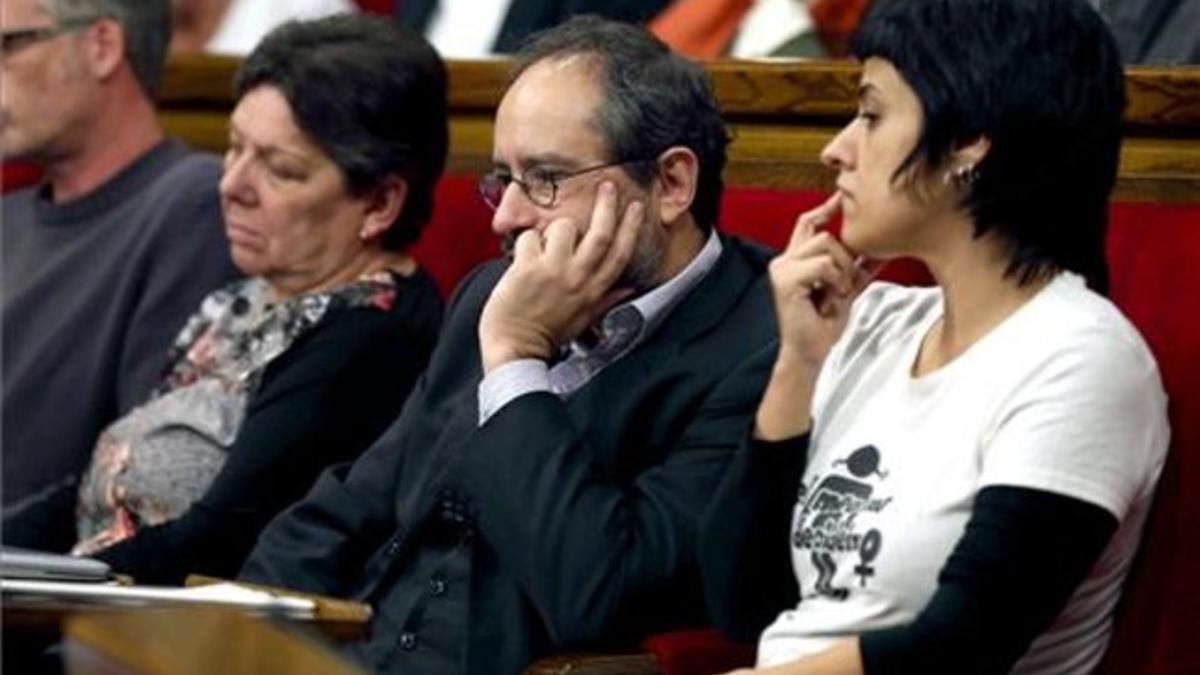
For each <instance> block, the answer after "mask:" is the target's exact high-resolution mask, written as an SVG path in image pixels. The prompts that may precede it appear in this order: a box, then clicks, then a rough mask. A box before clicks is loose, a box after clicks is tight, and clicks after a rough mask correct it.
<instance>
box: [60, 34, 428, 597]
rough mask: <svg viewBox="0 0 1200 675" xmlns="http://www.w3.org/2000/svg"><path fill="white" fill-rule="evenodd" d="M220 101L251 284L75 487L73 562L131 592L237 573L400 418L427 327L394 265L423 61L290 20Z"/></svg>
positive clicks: (419, 127)
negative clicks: (274, 527)
mask: <svg viewBox="0 0 1200 675" xmlns="http://www.w3.org/2000/svg"><path fill="white" fill-rule="evenodd" d="M235 88H236V91H237V95H238V103H237V107H236V109H235V110H234V112H233V115H232V118H231V120H230V127H229V129H230V131H229V150H228V152H227V154H226V156H225V174H224V178H223V179H222V181H221V198H222V205H223V208H224V214H225V221H226V233H227V234H228V237H229V242H230V247H231V251H232V256H233V259H234V261H235V263H236V264H237V265H238V267H239V268H241V270H242V271H243V272H245V273H246V274H247V278H246V279H245V280H243V281H240V282H237V283H235V284H233V285H232V286H229V287H227V288H224V289H221V290H218V291H216V292H214V293H212V294H211V295H209V296H208V297H207V298H206V299H205V300H204V302H203V304H202V305H201V307H200V309H199V311H198V312H197V313H196V314H195V315H193V317H192V318H191V320H190V321H189V322H188V323H187V325H186V326H185V327H184V329H183V331H182V332H181V333H180V335H179V337H178V339H177V341H176V343H175V348H174V350H173V352H172V354H171V360H170V364H169V368H168V372H167V375H166V378H165V380H164V382H163V384H162V386H161V387H160V389H159V390H158V391H157V392H156V393H155V395H154V396H152V397H151V399H150V400H149V401H147V402H146V403H145V404H143V405H142V406H140V407H138V408H136V409H134V410H133V411H131V412H130V413H129V414H128V415H126V416H125V417H123V418H122V419H120V420H118V421H117V422H115V423H114V424H112V425H111V426H110V427H109V428H108V429H107V430H105V432H104V433H103V434H102V435H101V437H100V439H99V441H98V443H97V446H96V451H95V455H94V457H93V461H92V465H91V468H90V469H89V471H88V473H87V475H86V477H85V478H84V480H83V483H82V487H81V490H80V499H79V519H78V526H79V535H80V541H79V543H78V544H77V545H76V547H75V552H76V553H79V554H88V555H94V556H95V557H98V558H101V559H103V560H105V561H107V562H109V563H110V564H111V565H112V566H113V567H114V568H115V569H116V570H117V571H119V572H125V573H128V574H131V575H133V576H134V577H135V578H136V579H137V580H138V581H141V582H143V583H145V582H153V583H176V582H179V581H181V580H182V579H183V578H184V577H185V576H186V575H187V574H188V573H192V572H201V573H207V574H213V575H232V574H233V573H235V572H236V571H237V569H238V567H239V566H240V565H241V561H242V558H243V557H244V556H245V554H246V552H247V551H249V550H250V547H251V546H252V545H253V544H254V542H255V540H256V539H257V536H258V532H259V530H260V529H261V528H262V527H263V526H264V525H266V523H267V521H268V520H270V518H272V517H273V516H274V515H275V514H276V513H278V512H279V511H280V510H282V509H283V508H284V507H285V506H287V505H288V504H289V503H291V502H292V501H295V500H296V499H298V498H299V497H301V496H302V495H303V494H304V492H305V491H306V490H307V489H308V487H309V485H310V483H311V482H312V481H313V480H314V479H315V477H316V476H317V474H318V473H319V472H320V471H321V470H322V469H324V468H325V467H327V466H329V465H331V464H333V463H336V462H340V461H344V460H350V459H352V458H354V457H355V456H356V455H357V454H358V453H359V452H360V451H361V450H362V449H364V448H365V447H366V446H367V445H368V444H369V443H370V442H371V441H372V440H373V439H374V437H375V436H376V435H378V434H379V433H380V432H382V430H383V429H384V428H385V427H386V425H387V424H388V423H389V422H390V421H391V420H392V419H393V418H394V417H395V416H396V415H397V414H398V412H399V409H400V406H401V405H402V403H403V401H404V399H405V397H406V395H407V393H408V390H409V389H410V387H411V386H412V384H413V382H414V381H415V380H416V377H417V375H418V374H419V373H420V372H421V370H422V369H423V367H424V365H425V362H426V359H427V358H428V355H429V353H430V351H431V349H432V346H433V343H434V341H435V337H436V333H437V325H438V323H439V321H440V315H441V304H440V299H439V298H438V295H437V291H436V289H435V287H434V284H433V282H432V280H431V279H430V277H429V276H428V275H426V274H425V273H424V272H422V271H421V270H420V269H419V268H418V266H417V264H416V262H415V261H414V260H413V259H412V258H411V257H409V256H408V255H407V254H405V253H404V249H405V248H406V247H407V246H408V245H409V244H411V243H412V242H413V241H414V240H415V239H416V238H417V237H418V235H419V233H420V229H421V227H422V226H423V225H424V223H425V222H427V221H428V219H429V215H430V211H431V208H432V194H433V187H434V184H435V183H436V181H437V179H438V176H439V175H440V173H441V170H442V167H443V165H444V163H445V153H446V145H447V128H446V75H445V68H444V66H443V64H442V62H441V60H440V59H439V58H438V56H437V54H436V53H435V52H434V51H433V49H432V48H431V47H429V45H428V44H426V43H425V42H424V41H423V40H422V39H421V38H420V37H419V36H416V35H415V34H412V33H408V32H405V31H403V30H402V29H400V28H397V27H395V26H392V25H390V24H388V23H387V22H383V21H376V20H372V19H367V18H363V17H334V18H329V19H324V20H320V21H315V22H309V23H291V24H287V25H284V26H282V27H280V28H279V29H277V30H275V31H274V32H273V33H271V34H270V35H269V36H268V37H267V38H265V39H264V40H263V42H262V43H261V44H260V45H259V47H258V48H257V49H255V51H254V52H253V53H252V54H251V55H250V56H249V57H248V58H247V59H246V61H245V62H244V63H243V64H242V67H241V69H240V70H239V71H238V74H237V76H236V79H235Z"/></svg>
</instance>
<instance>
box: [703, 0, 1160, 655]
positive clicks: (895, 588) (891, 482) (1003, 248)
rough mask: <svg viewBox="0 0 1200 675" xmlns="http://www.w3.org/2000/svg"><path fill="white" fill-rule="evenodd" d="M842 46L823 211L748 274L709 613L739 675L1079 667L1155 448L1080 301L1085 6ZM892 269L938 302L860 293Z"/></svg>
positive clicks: (1084, 225) (1113, 122) (1143, 398)
mask: <svg viewBox="0 0 1200 675" xmlns="http://www.w3.org/2000/svg"><path fill="white" fill-rule="evenodd" d="M855 52H856V54H857V56H858V57H859V58H860V59H862V60H863V72H862V79H861V84H860V87H859V111H858V115H857V116H856V117H855V119H854V120H853V121H851V122H850V123H849V124H848V125H847V126H846V127H845V128H844V129H843V130H842V131H841V133H839V134H838V136H837V137H836V138H834V139H833V140H832V141H831V142H830V143H829V145H828V146H827V147H826V148H825V150H824V151H823V153H822V160H823V161H824V162H825V164H827V165H828V166H830V167H831V168H833V169H836V170H837V172H838V177H837V193H836V194H835V195H834V196H832V197H831V198H830V199H829V200H828V201H827V202H826V203H825V204H824V205H822V206H820V207H818V208H817V209H815V210H813V211H810V212H808V213H806V214H804V215H802V216H801V217H800V218H799V220H798V222H797V224H796V229H795V232H794V234H793V236H792V240H791V242H790V243H789V245H788V247H787V248H786V249H785V251H784V252H783V253H782V254H781V255H780V256H779V257H778V258H776V259H775V260H774V261H773V262H772V264H771V269H770V277H771V283H772V285H773V289H774V294H775V307H776V313H777V315H778V319H779V326H780V344H779V348H778V351H777V353H773V354H765V355H760V356H761V358H774V369H773V372H772V376H771V380H770V382H769V384H768V386H767V390H766V392H765V393H764V395H763V399H762V402H761V404H760V407H759V409H758V412H757V415H756V418H755V424H754V427H753V429H752V431H751V433H750V434H749V437H748V439H747V442H746V444H745V447H743V448H742V449H741V450H740V451H739V454H738V455H737V456H736V458H735V460H734V464H733V467H732V468H731V471H730V473H729V475H728V476H727V479H726V480H725V482H724V483H723V485H722V487H721V489H720V491H719V493H718V495H717V497H716V499H715V500H714V503H713V505H712V507H711V508H710V510H709V512H708V513H707V514H706V516H705V522H704V528H703V536H702V542H701V563H702V567H703V570H704V573H705V580H706V588H707V594H708V601H709V605H710V608H711V610H712V612H713V614H714V619H715V620H716V621H717V623H718V625H720V626H721V627H722V628H724V629H725V630H726V631H727V632H728V633H730V634H731V635H733V636H735V637H750V636H753V635H758V634H759V632H760V631H762V632H761V637H760V639H759V651H758V665H759V667H760V668H762V671H761V672H770V673H778V674H783V673H790V674H794V675H799V674H802V673H839V674H840V673H853V674H857V673H940V672H945V673H951V672H952V673H1004V672H1019V673H1087V672H1091V671H1092V670H1094V669H1095V667H1096V665H1097V664H1098V663H1099V661H1100V659H1101V658H1102V656H1103V653H1104V649H1105V647H1106V645H1107V641H1108V637H1109V633H1110V631H1111V618H1112V612H1113V608H1114V607H1115V605H1116V602H1117V599H1118V597H1119V595H1120V589H1121V584H1122V581H1123V580H1124V578H1125V575H1126V573H1127V571H1128V569H1129V564H1130V561H1131V559H1132V557H1133V554H1134V552H1135V550H1136V548H1137V544H1138V540H1139V538H1140V533H1141V528H1142V525H1143V522H1144V520H1145V517H1146V513H1147V510H1148V509H1149V507H1150V503H1151V499H1152V496H1153V491H1154V486H1155V484H1156V482H1157V480H1158V475H1159V473H1160V471H1161V469H1162V464H1163V459H1164V455H1165V452H1166V447H1167V440H1168V429H1167V423H1166V400H1165V395H1164V393H1163V390H1162V385H1161V381H1160V378H1159V374H1158V370H1157V367H1156V365H1155V363H1154V359H1153V357H1152V356H1151V354H1150V352H1149V350H1148V349H1147V347H1146V345H1145V343H1144V342H1143V341H1142V339H1141V337H1140V336H1139V335H1138V333H1137V331H1136V330H1135V329H1134V328H1133V326H1132V325H1131V324H1130V323H1129V322H1128V321H1127V320H1126V319H1125V318H1124V317H1123V316H1122V315H1121V314H1120V312H1119V311H1118V310H1117V309H1116V308H1115V307H1114V306H1113V305H1112V304H1111V303H1110V302H1109V301H1108V300H1107V299H1105V298H1104V297H1103V295H1101V293H1103V292H1104V291H1105V289H1106V287H1107V273H1106V266H1105V260H1104V235H1105V229H1106V217H1107V215H1106V214H1107V198H1108V195H1109V192H1110V191H1111V189H1112V186H1113V183H1114V181H1115V176H1116V168H1117V155H1118V150H1119V145H1120V122H1121V110H1122V106H1123V103H1124V93H1123V76H1122V71H1121V64H1120V61H1119V58H1118V54H1117V49H1116V46H1115V45H1114V43H1113V40H1112V38H1111V36H1110V35H1109V34H1108V32H1107V29H1106V28H1105V26H1104V24H1103V22H1102V21H1101V19H1100V17H1099V16H1098V15H1097V14H1096V13H1095V12H1094V11H1093V10H1092V9H1091V8H1090V7H1089V6H1088V5H1087V4H1086V2H1084V0H881V2H880V3H878V4H877V6H876V7H875V9H874V10H873V12H872V14H871V15H870V16H869V17H868V20H867V22H866V23H865V24H864V27H863V29H862V31H861V32H860V34H859V36H858V38H857V40H856V43H855ZM839 210H840V211H841V212H842V214H843V227H842V232H841V237H842V238H841V241H839V240H838V239H836V238H835V237H833V236H832V235H831V234H830V233H828V232H826V231H824V230H822V229H821V228H822V226H823V225H824V224H826V222H827V221H829V220H830V218H831V217H832V216H833V215H835V214H836V213H837V212H838V211H839ZM893 256H912V257H915V258H918V259H920V260H921V261H923V262H924V263H925V264H926V265H927V266H928V267H929V269H930V271H931V272H932V274H933V277H934V279H935V280H936V281H937V286H936V287H933V288H904V287H899V286H894V285H891V284H885V283H869V282H870V279H869V277H870V274H869V271H868V270H869V269H870V268H871V267H873V266H874V264H873V263H866V262H864V261H866V260H868V259H869V260H879V259H886V258H890V257H893ZM1089 286H1090V288H1089ZM764 627H765V631H764Z"/></svg>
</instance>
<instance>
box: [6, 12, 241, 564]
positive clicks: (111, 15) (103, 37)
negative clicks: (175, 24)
mask: <svg viewBox="0 0 1200 675" xmlns="http://www.w3.org/2000/svg"><path fill="white" fill-rule="evenodd" d="M169 25H170V21H169V7H168V2H167V0H3V12H2V13H0V80H2V81H3V85H2V86H3V97H2V98H0V155H3V157H4V158H5V159H6V160H20V161H25V162H31V163H33V164H36V165H38V166H39V167H40V168H41V169H42V171H43V181H42V184H41V185H38V186H36V187H34V188H31V189H27V190H24V191H19V192H14V193H10V194H7V195H5V196H4V199H3V204H2V209H3V212H2V214H0V223H2V227H3V232H2V236H3V247H2V251H3V252H2V256H3V270H2V275H3V279H2V283H0V312H2V314H3V335H2V344H3V354H2V358H3V363H2V364H0V368H2V371H3V379H2V382H0V386H2V392H3V399H2V401H0V404H2V407H3V419H2V420H0V428H2V430H3V437H2V438H0V446H2V448H3V472H2V473H3V500H4V506H3V525H2V529H3V537H4V543H5V544H16V545H23V546H28V547H33V548H41V549H48V550H65V549H66V548H68V547H69V546H70V545H71V544H72V543H73V542H74V541H75V539H76V536H75V531H74V523H75V518H74V508H75V501H76V490H77V481H78V476H79V473H80V472H81V471H82V470H83V469H84V468H85V467H86V466H87V463H88V460H89V458H90V457H89V455H90V452H91V449H92V447H93V445H94V443H95V441H96V435H97V434H98V433H99V431H100V429H102V428H103V427H104V425H105V424H107V423H108V422H110V421H112V420H113V419H115V418H116V417H118V416H119V415H120V414H121V413H123V412H125V411H126V409H128V408H129V407H130V406H131V405H133V404H134V403H135V402H138V401H142V400H144V399H145V398H146V396H147V395H148V394H149V393H150V391H151V390H152V389H153V388H154V386H156V385H157V384H158V383H159V380H160V377H161V375H162V368H163V366H164V364H165V362H166V350H167V348H168V347H169V346H170V343H171V340H172V338H173V337H174V335H175V333H176V332H177V331H178V330H179V329H180V327H181V324H182V322H183V320H184V319H185V318H186V316H187V314H188V312H190V311H191V310H192V309H193V308H194V307H195V305H196V304H197V303H199V301H200V299H201V298H202V297H203V296H204V294H205V293H207V292H208V291H210V290H212V289H213V288H214V287H216V286H219V285H220V284H221V283H223V282H224V281H226V280H228V279H230V278H232V277H233V274H234V269H233V266H232V263H231V262H230V260H229V254H228V249H227V244H226V242H225V237H224V228H223V226H222V221H221V212H220V205H219V200H218V196H217V181H218V179H219V174H220V166H219V163H218V162H217V161H216V159H215V158H212V157H205V156H200V155H197V154H194V153H192V152H190V151H188V150H187V149H186V148H185V147H183V146H182V145H181V144H180V143H178V142H176V141H171V140H167V139H165V138H164V136H163V132H162V129H161V127H160V126H159V122H158V117H157V114H156V111H155V109H154V105H153V94H154V91H155V89H156V88H157V86H158V82H159V79H160V76H161V73H162V68H163V62H164V59H165V56H166V44H167V40H168V38H169V35H168V30H169V28H168V27H169Z"/></svg>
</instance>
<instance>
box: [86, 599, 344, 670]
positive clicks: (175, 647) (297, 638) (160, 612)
mask: <svg viewBox="0 0 1200 675" xmlns="http://www.w3.org/2000/svg"><path fill="white" fill-rule="evenodd" d="M64 633H65V638H66V639H65V642H64V650H63V651H64V656H65V659H66V664H67V672H70V673H77V674H79V675H102V674H103V675H111V674H112V673H139V674H147V675H149V674H153V675H208V674H209V673H222V674H223V675H256V674H257V673H289V675H365V673H364V672H363V671H362V670H360V669H359V668H358V667H357V666H355V665H354V664H352V663H349V662H347V661H345V660H344V659H343V658H342V657H340V656H339V655H338V654H336V653H335V652H334V651H333V650H332V649H330V648H329V647H328V646H326V645H323V644H321V643H320V642H315V641H312V640H310V639H308V637H306V636H304V635H302V634H299V633H296V632H295V631H293V630H289V629H288V627H286V626H281V625H276V624H273V623H271V622H269V621H264V620H262V619H258V618H255V617H251V616H247V615H245V614H242V613H240V612H235V611H229V610H218V609H156V610H150V611H145V612H124V613H111V612H96V613H90V612H81V613H78V614H76V615H74V616H71V617H70V618H68V619H67V621H66V625H65V628H64Z"/></svg>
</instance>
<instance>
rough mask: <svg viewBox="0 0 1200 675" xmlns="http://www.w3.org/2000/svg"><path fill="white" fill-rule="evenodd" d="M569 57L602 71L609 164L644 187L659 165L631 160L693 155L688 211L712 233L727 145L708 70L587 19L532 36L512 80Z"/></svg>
mask: <svg viewBox="0 0 1200 675" xmlns="http://www.w3.org/2000/svg"><path fill="white" fill-rule="evenodd" d="M571 56H583V57H586V58H591V59H594V62H595V63H596V64H597V65H598V66H599V68H598V72H599V73H600V75H599V77H600V80H599V82H598V84H599V85H600V91H601V95H602V96H603V103H601V105H600V108H599V109H598V110H597V111H596V119H595V120H594V123H595V125H596V130H597V131H599V133H600V135H601V137H602V138H603V139H604V141H605V145H606V146H607V148H608V152H609V155H610V156H609V157H608V159H609V161H613V162H631V163H630V164H626V165H624V169H625V171H626V173H628V174H629V176H630V178H632V179H633V180H634V181H635V182H637V183H638V184H639V185H643V186H645V185H649V183H650V180H651V179H652V178H653V177H654V176H655V175H656V171H657V164H656V163H654V162H649V161H648V162H635V161H634V160H639V159H657V157H658V156H659V155H661V154H662V153H663V152H664V151H665V150H667V149H668V148H671V147H676V146H682V147H686V148H688V149H690V150H691V151H692V152H693V153H695V154H696V158H697V159H698V160H699V163H700V166H699V175H698V177H697V180H696V195H695V197H694V199H693V201H692V206H691V209H690V212H691V214H692V217H693V218H694V219H695V220H696V224H697V225H699V227H700V229H701V230H703V231H705V232H707V231H710V230H711V229H712V228H713V227H715V226H716V224H717V218H718V216H719V214H720V209H721V193H722V191H723V190H724V183H723V182H722V178H721V172H722V171H723V170H724V169H725V147H726V146H727V145H729V140H730V139H729V133H728V131H727V130H726V128H725V123H724V121H723V120H722V119H721V111H720V108H719V107H718V105H717V100H716V97H715V96H714V95H713V90H712V85H711V83H710V82H709V80H708V75H707V73H705V71H704V68H702V67H701V66H700V65H699V64H697V63H694V62H692V61H689V60H688V59H686V58H684V57H682V56H680V55H679V54H676V53H674V52H672V51H671V49H670V48H669V47H667V45H666V44H664V43H663V42H662V41H661V40H659V39H658V38H656V37H655V36H654V35H653V34H651V33H650V32H649V31H647V30H646V29H645V28H642V27H639V26H633V25H630V24H627V23H622V22H619V21H610V20H607V19H602V18H599V17H596V16H588V15H584V16H577V17H573V18H571V19H568V20H567V21H565V22H563V23H561V24H559V25H558V26H555V27H553V28H550V29H547V30H545V31H542V32H541V33H537V34H535V35H533V36H532V37H531V38H530V40H529V41H528V42H526V43H525V45H524V46H523V47H522V48H521V49H520V50H519V51H518V52H517V54H516V64H515V66H514V68H513V72H512V78H513V79H514V80H515V79H516V78H517V77H519V76H520V74H521V73H523V72H525V70H526V69H528V68H529V67H530V66H532V65H533V64H535V63H537V62H539V61H544V60H546V59H563V58H567V57H571Z"/></svg>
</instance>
